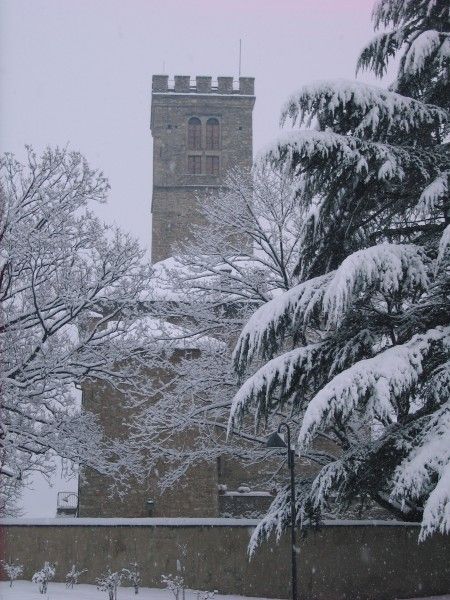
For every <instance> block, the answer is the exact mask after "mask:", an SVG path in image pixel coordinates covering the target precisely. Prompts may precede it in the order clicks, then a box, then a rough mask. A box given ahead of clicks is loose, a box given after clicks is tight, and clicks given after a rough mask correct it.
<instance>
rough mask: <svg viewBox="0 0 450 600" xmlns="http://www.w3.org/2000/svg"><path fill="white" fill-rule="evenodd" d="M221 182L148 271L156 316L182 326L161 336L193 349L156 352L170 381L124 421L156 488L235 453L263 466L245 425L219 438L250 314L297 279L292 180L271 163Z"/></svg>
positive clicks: (259, 443) (260, 443)
mask: <svg viewBox="0 0 450 600" xmlns="http://www.w3.org/2000/svg"><path fill="white" fill-rule="evenodd" d="M225 183H226V186H225V188H224V189H223V190H221V191H216V192H215V193H214V194H211V195H210V196H208V197H207V198H204V199H201V200H200V203H201V204H200V213H201V217H202V218H201V219H199V221H200V222H201V224H199V225H197V226H196V227H195V228H194V229H193V232H192V235H193V239H192V240H191V241H189V242H186V243H184V244H183V245H182V246H180V247H179V248H178V251H177V254H176V257H175V258H171V259H167V260H165V261H162V262H161V263H158V264H156V265H154V275H153V279H152V283H151V286H150V291H149V294H148V297H149V298H150V299H152V300H153V302H154V304H155V305H157V306H158V309H157V311H158V312H159V314H160V316H161V317H163V318H164V319H165V320H166V321H170V322H174V323H177V324H184V326H185V327H184V330H183V329H181V328H180V327H178V328H172V331H170V330H169V331H167V335H168V337H169V338H170V337H172V338H173V343H174V344H177V342H179V343H180V345H181V346H182V347H184V348H186V349H191V351H189V352H185V353H184V354H182V353H179V355H178V356H177V359H176V361H173V360H172V355H171V354H170V353H165V354H164V355H160V357H159V360H160V363H159V365H158V366H159V368H161V369H163V370H164V371H165V372H166V373H170V374H171V377H166V378H165V379H164V381H163V382H162V386H161V387H159V388H158V387H156V389H155V394H153V397H152V398H151V399H150V400H149V401H148V402H147V403H139V405H136V408H135V415H136V416H135V418H134V419H133V422H132V424H131V429H130V439H131V440H134V441H135V442H136V443H137V444H146V445H147V451H148V454H147V460H148V461H149V462H148V469H152V468H155V466H156V467H157V466H158V464H160V463H163V468H159V467H158V470H159V473H160V478H159V483H160V485H161V486H162V488H163V489H164V488H166V487H170V486H171V485H173V483H174V482H175V481H176V480H178V479H179V478H180V477H182V476H183V475H184V474H185V473H186V471H187V469H188V468H190V467H194V465H197V464H199V463H201V462H203V461H209V462H214V461H216V460H217V459H218V458H219V457H221V458H226V457H228V458H230V459H232V458H235V457H237V458H239V459H240V460H242V461H244V462H246V463H249V464H250V463H254V462H255V461H257V462H258V463H259V465H264V464H265V463H267V450H266V449H265V440H264V438H263V437H261V436H258V435H255V433H254V431H253V424H252V423H250V424H247V426H246V427H244V428H242V429H241V430H240V431H239V432H238V434H237V435H235V436H234V437H233V439H232V441H231V443H227V441H226V435H225V434H226V428H227V422H228V415H229V410H230V406H231V401H232V398H233V396H234V394H235V392H236V391H237V389H238V388H237V378H236V375H235V374H234V373H233V372H232V371H231V370H230V358H231V350H232V344H233V342H234V341H235V340H236V339H237V336H238V335H239V332H240V330H241V329H242V327H243V325H244V323H245V320H246V319H247V318H248V316H249V315H250V314H251V311H252V310H254V309H255V307H258V306H261V305H262V304H264V303H265V302H267V301H268V300H270V299H271V298H274V297H275V296H276V295H279V294H280V293H282V292H284V291H286V290H288V289H290V288H291V287H292V286H293V285H294V284H295V283H297V278H296V277H295V276H294V269H295V266H296V264H297V262H298V258H299V245H298V242H299V237H300V233H299V224H300V211H299V207H298V203H297V201H296V197H295V191H296V186H297V185H298V183H297V181H296V180H295V179H293V178H292V177H291V176H290V175H289V174H288V173H285V172H283V171H280V170H279V169H277V168H276V167H272V166H271V165H270V164H269V163H267V164H265V165H264V164H263V163H261V164H260V165H259V166H258V168H255V169H254V171H253V172H252V173H249V172H247V171H243V170H233V171H231V172H230V173H229V174H228V176H227V179H226V182H225ZM159 383H161V382H159ZM155 385H156V386H158V382H155ZM156 394H157V397H158V401H157V402H156V403H155V400H154V398H155V396H156ZM180 398H183V402H180ZM131 403H133V399H131ZM192 428H195V429H196V431H197V435H196V436H194V437H193V436H191V439H192V440H193V441H192V446H191V447H190V449H189V452H188V453H187V452H186V450H185V443H184V441H183V433H184V432H186V431H189V430H192ZM180 440H181V441H180ZM258 483H259V482H258ZM260 483H261V485H262V484H263V483H264V482H263V481H261V482H260Z"/></svg>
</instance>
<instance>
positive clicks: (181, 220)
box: [150, 75, 255, 263]
mask: <svg viewBox="0 0 450 600" xmlns="http://www.w3.org/2000/svg"><path fill="white" fill-rule="evenodd" d="M254 104H255V96H254V78H253V77H240V78H239V87H238V89H235V86H234V85H233V78H232V77H218V78H217V84H214V85H213V82H212V78H211V77H196V79H195V83H193V82H191V78H190V76H188V75H175V78H174V84H173V85H169V77H168V76H167V75H153V81H152V107H151V125H150V127H151V132H152V136H153V197H152V216H153V225H152V261H153V263H156V262H158V261H160V260H164V259H165V258H168V257H170V256H172V255H173V249H174V246H175V245H176V244H177V243H178V242H180V241H183V240H185V239H187V238H189V231H190V228H191V226H192V224H193V223H195V222H198V219H199V216H198V214H197V210H196V198H198V197H199V196H201V195H202V194H205V193H208V192H210V191H211V190H213V189H214V188H217V187H221V186H222V185H223V181H224V175H225V173H226V171H227V170H228V169H229V168H230V167H232V166H241V167H244V168H246V167H247V168H249V167H250V166H251V164H252V111H253V106H254Z"/></svg>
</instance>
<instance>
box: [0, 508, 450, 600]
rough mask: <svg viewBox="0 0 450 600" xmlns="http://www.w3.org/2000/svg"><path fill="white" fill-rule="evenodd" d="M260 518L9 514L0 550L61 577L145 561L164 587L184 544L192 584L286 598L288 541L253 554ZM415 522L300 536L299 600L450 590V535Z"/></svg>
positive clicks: (379, 599)
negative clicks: (425, 536)
mask: <svg viewBox="0 0 450 600" xmlns="http://www.w3.org/2000/svg"><path fill="white" fill-rule="evenodd" d="M255 525H256V522H255V521H253V520H244V519H82V518H79V519H75V518H70V519H69V518H65V519H64V518H62V519H33V520H31V519H2V520H0V527H1V531H2V538H1V539H2V554H3V557H4V558H6V559H18V560H19V561H20V562H22V563H23V564H24V565H25V568H26V571H25V573H24V578H25V579H31V576H32V574H33V572H34V571H35V570H37V569H38V568H39V567H41V565H42V564H43V562H44V560H49V561H51V562H54V563H56V564H57V580H59V581H64V579H65V574H66V573H67V571H68V570H69V569H70V567H71V565H72V563H74V562H75V563H76V564H77V565H78V566H79V567H82V568H87V569H88V570H89V572H88V573H87V574H86V576H85V578H84V580H83V581H84V582H90V583H93V582H94V580H95V578H96V577H97V576H98V575H99V574H100V573H101V572H102V571H103V570H104V569H105V567H106V566H107V565H109V566H110V567H111V568H112V569H119V568H121V567H126V566H127V565H128V563H129V562H130V561H132V560H135V559H136V560H137V561H138V562H139V563H140V565H141V572H142V576H143V582H142V584H143V585H145V586H153V587H162V586H161V575H162V574H168V573H173V574H174V573H175V572H176V561H177V559H178V558H180V557H181V553H180V546H182V545H185V546H186V550H187V558H186V560H185V568H186V581H187V585H188V586H189V587H190V588H193V589H204V590H218V591H219V592H221V593H223V594H239V595H245V596H261V597H271V598H287V597H288V596H289V593H290V548H289V541H288V538H287V536H286V537H284V538H283V539H281V541H280V543H279V544H276V543H275V542H272V543H271V544H264V545H263V546H261V548H260V549H259V551H258V552H257V553H256V555H255V556H254V558H253V559H252V560H251V561H250V562H249V560H248V556H247V544H248V542H249V539H250V536H251V533H252V531H253V529H254V527H255ZM418 533H419V529H418V526H417V525H414V524H403V523H398V524H396V523H394V522H376V521H365V522H364V521H348V522H328V523H327V524H325V525H324V526H323V527H322V528H321V529H320V530H318V531H311V532H309V533H308V535H307V536H306V538H305V539H302V540H301V541H300V552H299V558H298V562H299V584H300V596H301V599H302V600H344V599H345V600H358V599H367V600H368V599H370V600H393V599H394V598H412V597H415V596H416V597H418V596H427V595H438V594H444V593H448V592H450V537H449V536H440V535H437V536H434V537H433V538H431V539H430V540H428V541H426V542H425V543H423V544H420V545H419V544H418V543H417V537H418Z"/></svg>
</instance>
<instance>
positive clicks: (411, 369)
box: [298, 327, 450, 448]
mask: <svg viewBox="0 0 450 600" xmlns="http://www.w3.org/2000/svg"><path fill="white" fill-rule="evenodd" d="M449 336H450V328H449V327H447V328H436V329H433V330H430V331H427V332H426V333H425V334H418V335H415V336H414V337H413V338H412V339H411V340H410V341H409V342H407V343H406V344H402V345H398V346H394V347H392V348H388V349H387V350H384V351H382V352H380V353H379V354H377V356H375V357H373V358H369V359H366V360H361V361H359V362H357V363H356V364H355V365H353V366H352V367H350V368H349V369H346V370H345V371H343V372H342V373H339V374H338V375H336V377H334V378H333V379H331V381H330V382H329V383H328V384H327V385H325V386H324V387H323V388H322V390H321V391H320V392H319V393H318V394H316V395H315V396H314V398H312V399H311V401H310V402H309V404H308V407H307V409H306V411H305V415H304V417H303V422H302V426H301V429H300V433H299V436H298V443H299V445H300V446H301V447H302V448H306V447H307V446H308V445H309V444H310V443H311V441H312V439H313V437H314V435H315V434H316V432H317V431H318V430H319V429H323V428H326V426H327V425H329V424H330V423H331V422H332V421H333V420H334V419H336V418H339V420H340V421H345V420H347V419H349V418H350V416H351V415H352V413H353V412H354V411H355V410H356V409H357V408H364V406H363V404H364V403H366V407H365V410H366V411H367V412H369V413H372V416H373V417H376V416H377V415H379V414H381V415H389V416H390V415H392V414H393V413H394V412H395V411H394V407H393V403H394V402H395V401H396V400H397V399H399V398H401V397H402V395H404V394H408V393H410V392H411V389H412V388H413V387H414V386H415V385H416V384H417V383H418V381H419V378H420V377H421V375H422V371H423V363H424V361H425V360H426V359H427V357H428V355H429V354H430V352H431V350H432V346H433V345H434V344H436V343H439V342H440V343H441V344H444V345H446V346H448V344H449Z"/></svg>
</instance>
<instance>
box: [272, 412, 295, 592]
mask: <svg viewBox="0 0 450 600" xmlns="http://www.w3.org/2000/svg"><path fill="white" fill-rule="evenodd" d="M283 430H284V431H286V434H287V444H286V442H285V441H284V440H283V438H282V437H281V436H280V433H282V432H283ZM266 446H267V448H287V451H288V468H289V471H290V474H291V563H292V564H291V567H292V600H297V546H296V536H295V516H296V510H295V465H294V457H295V452H294V450H293V449H292V447H291V428H290V427H289V425H288V424H287V423H280V424H279V425H278V430H277V431H276V432H274V433H272V434H271V435H269V437H268V438H267V442H266Z"/></svg>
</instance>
